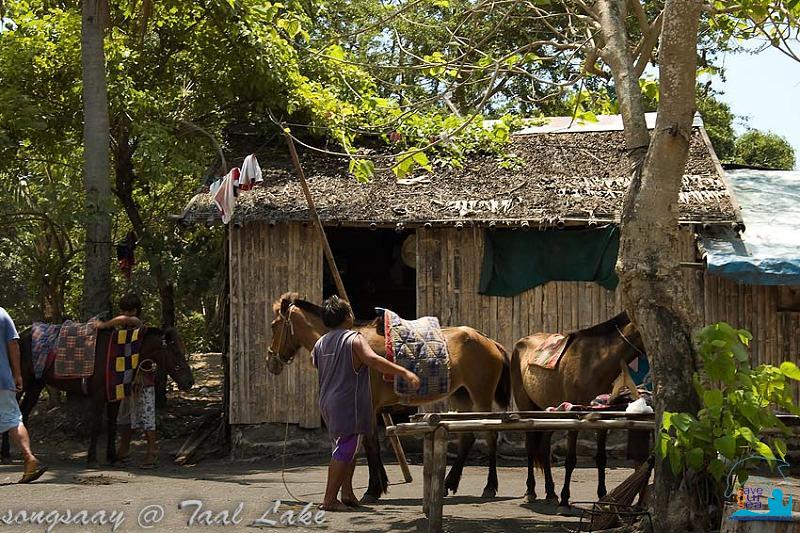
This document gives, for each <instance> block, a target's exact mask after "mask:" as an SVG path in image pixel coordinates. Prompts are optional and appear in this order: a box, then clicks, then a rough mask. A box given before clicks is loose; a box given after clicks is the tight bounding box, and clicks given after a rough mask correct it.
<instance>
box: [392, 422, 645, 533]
mask: <svg viewBox="0 0 800 533" xmlns="http://www.w3.org/2000/svg"><path fill="white" fill-rule="evenodd" d="M598 429H638V430H653V429H654V415H653V414H628V413H625V412H620V411H557V412H551V411H515V412H504V413H424V414H423V413H420V414H418V415H415V416H413V417H412V422H410V423H407V424H397V425H394V426H390V427H387V428H386V433H387V435H397V436H405V435H416V436H422V438H423V439H424V440H423V447H422V450H423V467H422V473H423V478H424V480H423V489H422V509H423V511H424V512H425V516H427V517H428V531H429V532H432V533H439V532H440V531H441V530H442V507H443V504H444V493H445V489H444V478H445V467H446V466H447V441H448V439H449V436H450V433H466V432H476V431H555V430H569V431H575V430H598Z"/></svg>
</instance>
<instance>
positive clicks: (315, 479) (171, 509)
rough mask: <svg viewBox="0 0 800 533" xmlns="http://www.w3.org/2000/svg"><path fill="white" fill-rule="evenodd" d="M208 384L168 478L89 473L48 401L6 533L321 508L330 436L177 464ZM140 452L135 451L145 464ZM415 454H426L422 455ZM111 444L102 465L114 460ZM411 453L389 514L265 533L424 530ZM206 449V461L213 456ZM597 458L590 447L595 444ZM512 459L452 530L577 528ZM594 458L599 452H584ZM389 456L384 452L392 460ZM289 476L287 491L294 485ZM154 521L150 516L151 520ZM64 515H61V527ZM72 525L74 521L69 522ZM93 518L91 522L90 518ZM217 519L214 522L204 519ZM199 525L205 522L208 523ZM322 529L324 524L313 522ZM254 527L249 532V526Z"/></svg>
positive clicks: (179, 428) (6, 501) (614, 474)
mask: <svg viewBox="0 0 800 533" xmlns="http://www.w3.org/2000/svg"><path fill="white" fill-rule="evenodd" d="M191 363H192V366H193V367H194V370H195V380H196V383H197V386H196V387H195V388H194V389H193V390H192V391H190V392H188V393H178V392H176V391H173V392H171V393H170V401H169V405H168V407H167V409H165V410H163V412H161V413H160V420H159V425H158V428H159V434H160V438H161V441H160V444H161V456H160V460H161V466H160V467H159V468H158V469H157V470H142V469H139V468H137V467H136V466H135V464H134V465H133V466H131V467H129V468H127V469H113V468H100V469H96V470H87V469H85V468H84V461H85V454H86V446H87V442H88V441H87V440H86V423H85V422H83V421H82V417H81V416H80V412H79V411H80V409H78V412H76V410H75V409H70V408H68V407H66V406H65V405H63V404H62V405H59V406H58V407H56V408H54V409H48V408H47V406H46V402H42V403H41V405H40V407H39V409H38V411H37V412H35V413H34V414H33V415H32V418H31V421H30V424H29V426H30V428H31V433H32V436H33V445H34V451H35V452H36V453H37V454H39V455H40V457H41V458H42V459H44V460H45V462H46V463H47V464H48V465H49V466H50V470H49V472H47V473H46V474H45V475H44V476H43V478H42V479H41V480H40V481H39V482H37V483H35V484H33V485H27V486H26V485H16V484H15V481H16V480H17V479H18V478H19V474H20V470H21V464H20V463H19V461H18V460H17V461H16V462H15V464H12V465H3V466H0V533H3V532H4V531H9V532H28V531H45V530H46V528H47V524H43V525H37V524H30V523H26V524H19V523H11V524H8V523H5V521H6V520H7V521H11V522H13V519H14V518H17V517H18V516H19V515H18V514H17V513H19V512H21V511H48V512H50V511H59V512H61V513H65V512H66V511H68V510H70V511H72V512H73V513H75V512H78V511H80V510H84V509H85V510H87V511H91V512H92V514H93V513H94V512H97V511H101V510H105V511H106V512H107V513H111V512H112V511H116V512H119V513H122V518H123V519H124V520H123V522H122V524H121V526H120V527H119V528H118V529H117V531H141V530H142V527H141V526H140V525H139V523H138V518H139V514H140V513H143V512H144V513H145V514H144V515H142V518H143V519H146V518H152V517H153V515H152V514H148V513H147V511H151V512H153V510H154V509H155V510H156V512H157V508H155V507H148V506H153V505H158V506H161V508H163V510H164V517H163V519H162V521H160V522H158V523H157V524H145V525H151V528H150V530H151V531H159V532H161V531H164V532H184V531H189V530H194V529H198V530H201V531H214V530H216V531H220V530H243V531H246V530H249V531H256V530H257V529H255V528H254V527H253V526H252V523H253V521H254V520H256V519H258V518H260V517H261V516H262V514H263V513H264V512H265V511H267V510H268V509H271V508H272V507H273V506H274V502H275V500H281V501H282V502H283V503H282V504H281V507H280V512H279V513H278V514H277V515H276V514H270V515H268V516H267V517H266V518H267V519H272V520H279V519H280V516H281V513H283V512H284V511H288V510H294V511H295V512H299V511H300V510H301V509H302V507H303V505H301V502H302V504H305V503H306V502H313V503H316V502H319V501H320V499H321V497H322V494H323V491H324V486H325V479H326V464H327V456H326V455H327V453H328V452H327V450H326V446H327V445H326V444H325V439H324V435H322V434H318V433H305V434H300V435H298V434H297V433H295V432H293V433H292V435H291V436H290V439H291V441H290V442H291V443H292V445H291V446H289V451H288V455H287V463H286V468H285V469H284V468H282V455H281V452H282V449H283V441H282V439H283V435H284V427H283V426H280V427H274V428H266V429H265V431H264V432H263V435H265V436H268V437H269V438H266V439H262V441H263V440H266V441H273V442H266V443H263V444H262V445H261V447H260V448H259V447H257V446H256V447H255V448H254V449H257V450H260V451H263V452H264V453H265V454H266V455H267V456H269V457H268V458H261V459H258V460H230V459H228V458H227V457H223V456H222V455H221V454H217V455H216V456H213V457H209V456H206V458H205V459H204V460H202V461H200V462H199V463H198V464H196V465H193V466H176V465H174V464H173V463H172V458H173V456H174V452H175V451H176V450H177V449H178V448H179V447H180V445H181V444H182V443H183V441H184V440H185V438H186V437H187V436H188V435H189V434H190V433H191V432H192V431H193V430H194V429H195V428H196V427H197V425H198V424H199V423H200V421H201V420H203V419H204V418H205V417H207V416H209V414H213V413H215V412H218V411H219V409H220V407H221V405H220V404H221V402H220V397H221V380H220V379H219V357H218V356H216V355H205V356H193V357H192V359H191ZM142 444H143V443H141V442H139V443H138V445H139V447H138V449H137V450H136V452H135V453H137V454H138V457H137V458H140V457H141V456H142V454H143V450H142ZM415 444H416V445H415ZM102 445H103V441H102V439H101V448H100V451H101V453H100V455H99V457H100V459H101V461H102V459H103V458H104V452H103V451H102V450H103V449H104V448H102ZM406 447H407V451H408V452H409V459H410V461H411V462H412V472H413V475H414V481H413V482H412V483H408V484H406V483H400V482H399V481H400V480H401V479H402V475H401V473H400V469H399V467H398V466H397V465H395V464H389V465H387V471H388V474H389V479H390V482H391V483H392V485H391V487H390V492H389V494H388V495H386V496H385V497H384V499H383V501H382V502H381V503H380V504H377V505H374V506H370V507H369V508H364V509H361V510H359V511H357V512H352V513H344V514H328V515H326V516H325V517H324V522H323V523H322V525H321V526H315V527H313V528H311V527H297V526H295V527H281V528H271V527H266V528H265V529H266V530H277V529H282V530H297V529H301V530H308V531H311V530H315V529H316V530H319V529H323V530H327V531H424V530H425V526H426V520H425V518H424V516H423V514H422V500H421V495H422V467H421V466H420V462H421V457H420V454H419V453H416V452H415V450H418V449H419V446H418V443H413V442H408V443H407V446H406ZM209 448H213V446H210V447H207V450H206V451H209ZM590 448H591V446H590ZM505 449H506V452H507V453H506V455H504V456H503V457H504V458H501V462H500V464H501V467H500V468H499V479H500V489H499V492H498V497H497V498H495V499H493V500H483V499H481V498H480V494H481V492H482V489H483V486H484V484H485V480H486V467H485V466H468V467H467V468H466V469H465V470H464V477H463V480H462V483H461V488H460V490H459V493H458V494H457V495H455V496H450V497H448V498H447V499H446V500H445V509H444V515H445V519H444V529H445V531H451V532H457V533H472V532H474V533H480V532H484V531H489V532H501V531H537V532H544V531H548V532H549V531H552V532H563V531H565V530H566V529H565V528H571V527H575V526H576V525H577V523H578V516H577V514H578V511H577V510H576V513H575V516H572V517H561V516H557V515H556V514H555V509H554V508H553V507H552V506H550V505H547V504H545V503H544V502H542V501H540V502H536V503H533V504H528V503H527V502H526V500H525V499H524V498H522V494H523V493H524V491H525V477H526V469H525V467H524V459H522V458H521V457H518V456H516V457H515V454H514V453H511V452H513V450H514V449H518V447H517V448H514V447H512V446H511V445H509V444H508V443H507V445H506V447H505ZM585 451H586V452H587V453H591V452H593V450H591V449H587V450H585ZM390 457H391V454H390V453H384V458H385V459H389V458H390ZM482 462H483V460H482V459H481V457H480V455H478V457H474V458H472V459H471V460H470V461H469V463H470V465H480V464H481V463H482ZM611 464H612V467H611V468H610V469H609V470H608V482H607V483H608V488H609V489H611V488H613V487H614V486H616V485H617V484H618V483H620V482H621V481H622V480H623V479H625V477H627V476H628V475H629V474H630V473H631V472H632V470H631V469H630V468H628V467H627V464H626V463H620V462H619V461H612V463H611ZM591 466H592V465H591V462H590V461H588V460H582V461H581V463H580V464H579V468H578V469H577V470H576V471H575V473H574V475H573V483H572V500H573V501H592V500H594V499H595V498H596V496H595V491H596V486H595V484H596V473H595V470H594V469H593V468H592V467H591ZM554 475H555V477H556V489H557V490H560V488H561V482H562V479H563V468H560V467H556V468H555V470H554ZM284 478H285V484H284ZM355 482H356V485H357V487H359V488H358V489H357V493H359V494H360V493H361V492H363V489H364V487H365V486H366V483H367V469H366V467H365V466H363V460H362V464H361V465H360V466H359V468H358V469H357V470H356V479H355ZM538 483H539V485H538V487H539V491H538V492H539V495H540V496H542V495H543V490H542V489H543V485H542V479H541V476H539V478H538ZM787 484H788V485H791V486H787V487H785V491H786V492H789V493H794V494H795V499H796V500H800V489H798V488H797V487H798V486H799V484H798V483H797V482H796V480H790V481H789V482H787ZM184 500H202V501H203V505H204V507H203V509H202V510H201V511H200V513H202V512H203V511H204V510H211V511H213V515H214V516H218V517H220V518H221V516H222V515H219V514H218V513H221V512H223V511H225V510H228V513H229V514H231V515H232V514H233V513H234V511H235V509H236V508H237V506H238V505H239V504H240V503H241V505H242V510H241V512H240V513H239V514H238V515H237V519H238V520H240V522H239V523H238V524H237V525H231V526H229V527H223V528H221V527H220V526H206V525H202V524H198V523H195V524H194V525H191V526H189V525H188V521H189V519H190V518H191V516H192V510H193V509H194V508H193V507H189V508H186V509H183V510H181V509H179V508H178V505H179V503H180V502H181V501H184ZM145 515H146V516H145ZM52 516H54V515H51V517H52ZM61 516H62V517H64V515H63V514H62V515H61ZM90 516H91V515H90ZM203 516H205V517H206V518H208V515H203ZM197 518H199V513H198V517H197ZM310 518H311V519H313V515H311V516H310ZM248 526H249V527H248ZM51 531H64V532H78V531H81V532H84V531H91V532H102V531H112V526H111V525H110V524H107V525H86V526H79V525H74V524H69V525H64V524H61V525H57V526H56V527H54V528H53V529H51Z"/></svg>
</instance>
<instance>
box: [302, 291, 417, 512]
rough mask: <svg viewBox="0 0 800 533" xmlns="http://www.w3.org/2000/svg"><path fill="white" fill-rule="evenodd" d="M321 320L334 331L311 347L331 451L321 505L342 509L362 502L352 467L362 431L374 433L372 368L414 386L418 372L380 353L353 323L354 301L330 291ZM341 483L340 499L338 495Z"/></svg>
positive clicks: (353, 467) (415, 387) (323, 305)
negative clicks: (355, 491) (374, 349)
mask: <svg viewBox="0 0 800 533" xmlns="http://www.w3.org/2000/svg"><path fill="white" fill-rule="evenodd" d="M322 321H323V323H324V324H325V327H327V328H328V329H329V330H330V331H329V332H328V333H326V334H325V335H323V336H322V337H320V339H319V340H318V341H317V343H316V344H315V345H314V349H313V350H312V354H311V356H312V359H313V362H314V366H315V367H317V369H318V370H319V407H320V411H321V413H322V418H323V419H324V420H325V425H326V426H327V427H328V433H329V434H330V437H331V443H332V448H333V452H332V454H331V462H330V465H329V466H328V483H327V487H326V489H325V497H324V499H323V501H322V505H321V506H320V508H321V509H323V510H325V511H343V510H347V508H348V507H356V506H358V499H357V498H356V496H355V494H354V493H353V472H354V471H355V467H356V462H355V457H356V452H357V451H358V447H359V444H360V442H361V435H365V434H369V433H372V431H373V422H374V416H375V412H374V411H373V408H372V393H371V391H370V380H369V369H370V368H371V369H373V370H375V371H377V372H379V373H381V374H392V375H394V376H400V377H402V378H404V379H405V380H407V381H408V382H409V384H410V385H411V388H412V390H416V389H418V388H419V386H420V381H419V378H418V377H417V376H416V375H415V374H414V373H413V372H410V371H409V370H406V369H405V368H403V367H401V366H398V365H396V364H394V363H392V362H390V361H388V360H387V359H385V358H383V357H381V356H380V355H378V354H376V353H375V352H374V351H373V350H372V348H370V346H369V344H367V342H366V341H365V340H364V338H363V337H362V336H361V335H360V334H359V333H357V332H355V331H351V330H350V328H352V327H353V311H352V309H351V308H350V304H349V303H347V302H346V301H344V300H342V299H340V298H339V297H338V296H331V297H330V298H329V299H327V300H325V302H323V304H322ZM340 489H341V493H342V499H341V501H340V500H339V499H338V495H339V490H340Z"/></svg>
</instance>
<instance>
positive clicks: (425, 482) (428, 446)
mask: <svg viewBox="0 0 800 533" xmlns="http://www.w3.org/2000/svg"><path fill="white" fill-rule="evenodd" d="M422 439H423V440H422V512H423V513H424V514H425V516H428V517H429V516H430V501H431V483H432V481H433V475H432V474H433V469H432V467H433V433H430V434H427V435H425V436H423V438H422Z"/></svg>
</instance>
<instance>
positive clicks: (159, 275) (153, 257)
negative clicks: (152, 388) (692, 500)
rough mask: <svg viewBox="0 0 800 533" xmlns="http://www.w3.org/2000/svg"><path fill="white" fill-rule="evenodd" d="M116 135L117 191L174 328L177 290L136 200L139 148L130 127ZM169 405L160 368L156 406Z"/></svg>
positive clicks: (165, 324)
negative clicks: (135, 156)
mask: <svg viewBox="0 0 800 533" xmlns="http://www.w3.org/2000/svg"><path fill="white" fill-rule="evenodd" d="M114 130H115V132H116V141H117V142H116V151H115V158H114V159H115V168H114V170H115V174H116V189H115V193H116V195H117V198H118V199H119V201H120V203H121V204H122V208H123V209H124V210H125V214H126V215H127V216H128V220H130V223H131V226H132V227H133V231H134V233H136V234H137V235H138V236H139V238H141V239H142V240H143V241H144V243H143V246H142V250H143V251H144V254H145V257H146V258H147V262H148V264H149V265H150V272H151V274H152V275H153V277H154V278H155V280H156V286H157V287H158V297H159V301H160V304H161V327H162V328H170V327H174V326H175V323H176V319H175V287H174V285H173V283H172V281H170V280H169V279H168V278H167V275H166V273H165V272H164V266H163V263H162V262H163V256H162V254H161V253H160V252H159V251H158V250H154V249H153V248H152V243H153V242H155V241H154V240H153V239H152V238H149V237H150V232H149V231H148V230H147V227H146V226H145V223H144V219H143V218H142V215H141V213H140V212H139V206H138V205H137V204H136V200H135V199H134V198H133V185H134V183H135V182H136V179H137V178H136V173H135V172H134V169H133V152H134V150H135V147H134V146H133V145H132V144H131V140H130V131H129V129H128V125H127V124H124V123H123V124H117V125H116V126H115V128H114ZM166 402H167V373H166V371H165V370H164V369H163V368H161V367H159V368H158V371H157V372H156V405H157V406H163V405H166Z"/></svg>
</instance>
